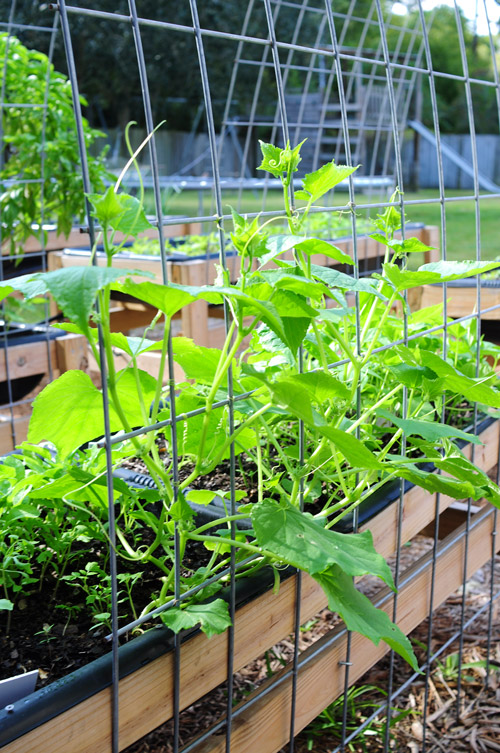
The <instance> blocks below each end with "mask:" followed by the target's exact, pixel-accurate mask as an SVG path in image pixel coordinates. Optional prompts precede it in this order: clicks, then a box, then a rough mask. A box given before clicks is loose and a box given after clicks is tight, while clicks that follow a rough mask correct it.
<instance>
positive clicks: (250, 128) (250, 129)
mask: <svg viewBox="0 0 500 753" xmlns="http://www.w3.org/2000/svg"><path fill="white" fill-rule="evenodd" d="M278 13H279V6H278V7H277V8H276V14H278ZM269 52H270V47H269V45H266V46H265V47H263V48H262V56H261V59H260V65H259V69H258V73H257V81H256V84H255V89H254V92H253V97H252V104H251V106H250V113H249V116H248V125H247V132H246V136H245V144H244V147H243V156H242V158H241V170H240V178H241V179H243V178H244V176H245V165H246V164H247V163H248V154H249V151H250V146H251V143H252V134H253V131H254V127H255V122H256V111H257V106H258V104H259V96H260V91H261V87H262V82H263V81H264V73H265V71H266V64H267V59H268V57H269ZM264 180H265V187H264V192H263V196H262V202H263V203H262V207H263V208H264V205H265V201H266V185H267V181H268V177H267V174H266V177H265V179H264ZM242 195H243V180H242V182H241V185H240V187H239V188H238V204H237V207H238V211H239V209H240V206H241V198H242Z"/></svg>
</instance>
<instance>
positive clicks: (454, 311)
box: [421, 280, 500, 320]
mask: <svg viewBox="0 0 500 753" xmlns="http://www.w3.org/2000/svg"><path fill="white" fill-rule="evenodd" d="M443 297H444V294H443V286H442V285H423V287H422V298H421V305H422V307H424V306H433V305H435V304H437V303H442V302H443ZM446 300H447V314H448V316H451V317H453V318H454V319H459V318H460V317H462V316H470V314H473V313H475V312H476V311H477V283H476V280H458V281H456V282H449V283H448V284H447V287H446ZM480 305H481V317H480V318H481V319H488V320H496V319H500V280H484V281H483V282H482V283H481V304H480ZM494 306H497V307H498V308H496V309H494V310H493V311H487V310H486V309H490V308H492V307H494Z"/></svg>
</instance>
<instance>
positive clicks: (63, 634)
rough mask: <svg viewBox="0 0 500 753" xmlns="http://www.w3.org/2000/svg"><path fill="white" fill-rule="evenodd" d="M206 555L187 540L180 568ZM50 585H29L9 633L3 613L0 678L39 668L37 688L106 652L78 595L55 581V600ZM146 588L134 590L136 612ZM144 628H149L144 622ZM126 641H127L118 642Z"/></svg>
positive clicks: (152, 575) (148, 580) (148, 575)
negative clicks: (41, 587) (40, 586)
mask: <svg viewBox="0 0 500 753" xmlns="http://www.w3.org/2000/svg"><path fill="white" fill-rule="evenodd" d="M92 555H93V553H92V552H89V561H94V560H95V559H96V557H95V553H94V556H92ZM209 557H210V553H209V552H207V550H206V549H205V547H204V546H203V545H202V544H199V543H198V542H190V544H189V546H188V547H187V551H186V557H185V559H184V560H183V564H185V565H186V567H188V566H194V567H200V566H201V565H203V564H206V563H207V562H208V559H209ZM81 566H83V565H81ZM158 578H159V573H158V570H156V569H154V570H153V568H151V569H150V570H149V571H148V570H145V573H144V578H143V581H142V582H143V583H144V584H148V586H149V585H150V584H152V583H154V582H155V581H158ZM55 586H56V582H55V580H52V582H50V581H48V582H47V587H46V588H43V589H42V590H41V591H39V590H38V589H37V587H36V585H35V584H34V588H33V590H32V591H30V593H29V594H27V595H26V596H25V597H23V598H21V599H19V601H17V603H16V606H15V608H14V610H13V612H11V613H10V614H11V624H10V630H9V633H8V635H7V634H6V632H5V631H6V623H7V619H8V617H7V615H8V613H6V612H3V613H2V616H1V621H2V627H1V634H0V657H1V658H0V679H5V678H8V677H12V676H14V675H18V674H21V673H23V672H30V671H31V670H34V669H38V670H39V679H38V683H37V688H40V687H43V686H44V685H48V684H49V683H50V682H53V681H54V680H57V679H58V678H59V677H63V676H64V675H67V674H68V673H69V672H73V671H74V670H75V669H78V668H79V667H83V666H85V665H86V664H88V663H89V662H90V661H92V660H94V659H97V658H98V657H99V656H102V655H103V654H106V653H108V652H109V651H110V644H109V642H108V641H106V640H105V639H104V638H105V635H107V634H108V633H109V630H108V629H107V628H106V627H105V626H98V627H96V625H95V623H93V622H92V619H91V618H90V616H89V614H88V612H87V610H86V609H85V595H84V594H83V592H82V591H81V590H80V589H78V588H75V587H72V586H71V584H69V583H66V582H65V581H61V580H60V581H59V583H58V586H57V593H56V595H55V596H54V589H55ZM151 590H152V589H151V588H150V587H148V588H145V589H143V590H142V591H141V589H140V587H139V588H138V589H137V593H136V598H135V601H134V603H135V605H136V609H137V610H138V611H139V612H140V610H141V609H142V608H143V607H144V606H146V605H147V604H148V603H149V601H150V598H149V597H150V593H151ZM134 593H135V592H134ZM64 607H67V609H65V608H64ZM71 610H72V613H71ZM68 613H69V616H68ZM147 627H151V625H148V624H147V623H146V625H145V628H147ZM126 640H127V637H125V638H124V639H123V641H122V642H125V641H126Z"/></svg>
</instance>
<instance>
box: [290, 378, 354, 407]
mask: <svg viewBox="0 0 500 753" xmlns="http://www.w3.org/2000/svg"><path fill="white" fill-rule="evenodd" d="M280 382H286V383H287V384H298V385H301V386H303V387H305V388H306V390H307V391H308V392H309V394H310V396H311V399H313V400H315V401H317V402H318V403H322V402H324V401H325V400H331V399H332V398H333V397H339V398H341V399H342V400H348V399H349V396H350V394H351V393H350V390H348V389H347V387H346V386H345V384H344V383H343V382H341V381H340V380H339V379H337V378H336V377H334V376H333V375H332V374H330V373H327V372H325V371H310V372H307V373H305V374H292V375H290V376H287V377H281V378H280Z"/></svg>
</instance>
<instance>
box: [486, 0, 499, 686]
mask: <svg viewBox="0 0 500 753" xmlns="http://www.w3.org/2000/svg"><path fill="white" fill-rule="evenodd" d="M483 2H484V12H485V15H486V22H487V24H488V38H489V43H490V54H491V60H492V63H493V74H494V78H495V96H496V100H497V116H498V119H499V129H500V78H499V75H498V65H497V59H496V49H495V44H494V42H493V36H492V34H491V25H490V19H489V16H488V8H487V4H486V0H483ZM495 480H496V483H497V484H499V483H500V440H499V442H498V456H497V472H496V479H495ZM493 516H494V518H493V530H492V532H491V563H490V603H489V608H488V630H487V641H486V667H485V669H486V677H485V686H486V687H489V683H490V672H491V662H490V655H491V641H492V634H493V606H494V603H493V596H494V593H495V559H496V557H495V555H496V537H497V524H498V510H497V509H495V511H494V513H493Z"/></svg>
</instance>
